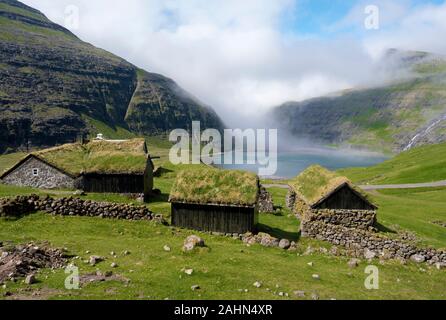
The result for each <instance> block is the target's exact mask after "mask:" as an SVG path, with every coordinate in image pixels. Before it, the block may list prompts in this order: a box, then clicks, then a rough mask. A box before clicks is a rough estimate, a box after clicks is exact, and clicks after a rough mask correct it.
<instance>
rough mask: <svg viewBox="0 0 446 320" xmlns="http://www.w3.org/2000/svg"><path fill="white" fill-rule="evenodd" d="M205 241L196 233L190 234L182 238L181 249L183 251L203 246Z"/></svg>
mask: <svg viewBox="0 0 446 320" xmlns="http://www.w3.org/2000/svg"><path fill="white" fill-rule="evenodd" d="M204 246H205V243H204V240H203V239H202V238H200V237H199V236H196V235H191V236H189V237H187V238H186V240H184V245H183V250H184V251H192V250H194V249H195V248H196V247H204Z"/></svg>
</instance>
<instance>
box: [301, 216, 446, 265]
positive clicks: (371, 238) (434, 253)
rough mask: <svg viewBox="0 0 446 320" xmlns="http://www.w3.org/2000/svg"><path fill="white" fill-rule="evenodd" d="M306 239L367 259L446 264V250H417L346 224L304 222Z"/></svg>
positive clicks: (400, 241)
mask: <svg viewBox="0 0 446 320" xmlns="http://www.w3.org/2000/svg"><path fill="white" fill-rule="evenodd" d="M303 224H304V226H303V227H302V236H303V237H310V238H315V239H318V240H323V241H327V242H330V243H332V244H334V245H341V246H344V247H345V248H347V249H348V250H349V252H350V255H352V256H356V257H365V258H367V259H370V258H375V257H384V258H387V259H398V258H401V259H411V260H413V261H415V262H427V263H429V264H434V263H442V264H446V251H442V250H436V249H433V248H417V247H416V246H415V245H413V244H411V243H408V242H405V241H402V240H399V239H390V238H388V237H386V236H384V235H380V234H379V233H374V232H370V231H367V230H361V229H357V228H348V227H345V226H342V225H335V224H330V223H325V222H323V221H307V222H305V223H303Z"/></svg>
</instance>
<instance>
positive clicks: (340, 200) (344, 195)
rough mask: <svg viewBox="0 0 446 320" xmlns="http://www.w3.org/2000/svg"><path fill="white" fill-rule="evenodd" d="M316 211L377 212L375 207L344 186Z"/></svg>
mask: <svg viewBox="0 0 446 320" xmlns="http://www.w3.org/2000/svg"><path fill="white" fill-rule="evenodd" d="M316 209H357V210H375V208H374V207H372V206H371V205H370V204H369V203H368V202H367V201H365V200H364V199H362V198H361V197H360V196H358V195H357V194H356V193H355V192H353V191H352V190H351V189H350V188H349V187H348V186H344V187H343V188H341V189H339V190H338V191H337V192H335V193H334V194H332V195H331V196H330V197H328V198H327V199H325V201H323V202H322V203H320V204H319V205H318V206H317V207H316Z"/></svg>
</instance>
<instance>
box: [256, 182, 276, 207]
mask: <svg viewBox="0 0 446 320" xmlns="http://www.w3.org/2000/svg"><path fill="white" fill-rule="evenodd" d="M258 206H259V212H260V213H273V212H274V203H273V198H272V197H271V194H270V193H269V192H268V191H267V190H266V189H265V188H264V187H261V188H260V194H259V201H258Z"/></svg>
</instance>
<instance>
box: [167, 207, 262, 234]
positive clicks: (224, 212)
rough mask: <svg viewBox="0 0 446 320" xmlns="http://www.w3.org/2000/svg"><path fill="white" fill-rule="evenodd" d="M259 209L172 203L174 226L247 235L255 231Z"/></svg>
mask: <svg viewBox="0 0 446 320" xmlns="http://www.w3.org/2000/svg"><path fill="white" fill-rule="evenodd" d="M257 223H258V210H257V208H244V207H225V206H213V205H196V204H184V203H172V225H174V226H177V227H182V228H188V229H193V230H198V231H214V232H224V233H239V234H241V233H246V232H248V231H255V228H256V225H257Z"/></svg>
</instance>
